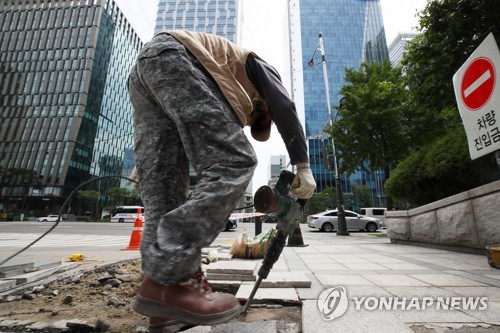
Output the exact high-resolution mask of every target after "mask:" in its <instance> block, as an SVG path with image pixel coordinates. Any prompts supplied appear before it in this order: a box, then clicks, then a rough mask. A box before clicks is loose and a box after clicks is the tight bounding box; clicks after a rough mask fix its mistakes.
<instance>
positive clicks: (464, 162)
mask: <svg viewBox="0 0 500 333" xmlns="http://www.w3.org/2000/svg"><path fill="white" fill-rule="evenodd" d="M482 159H483V160H485V161H486V162H487V163H483V161H472V160H471V159H470V157H469V151H468V148H467V140H466V136H465V131H464V130H463V128H461V127H456V128H455V129H453V130H451V131H449V132H448V133H447V134H446V135H445V136H442V137H441V138H440V139H439V140H436V141H435V142H433V143H432V144H429V145H427V146H426V149H420V150H418V151H416V152H414V153H412V154H411V155H410V156H408V158H406V159H405V160H404V161H402V162H401V163H400V164H399V165H398V167H397V168H396V169H395V170H394V171H393V173H392V176H391V177H390V178H389V179H388V180H387V182H386V183H385V189H386V191H387V192H388V193H389V194H390V195H391V196H392V197H394V198H396V199H401V200H405V201H408V202H409V203H410V204H412V205H423V204H427V203H429V202H432V201H435V200H439V199H442V198H444V197H447V196H450V195H453V194H456V193H459V192H463V191H466V190H468V189H470V188H471V187H474V186H478V185H481V184H484V183H486V182H489V181H492V180H493V178H494V175H495V173H496V172H497V170H496V166H495V165H494V163H493V161H492V159H493V157H492V156H485V157H483V158H482Z"/></svg>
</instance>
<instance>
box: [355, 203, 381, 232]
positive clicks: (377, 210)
mask: <svg viewBox="0 0 500 333" xmlns="http://www.w3.org/2000/svg"><path fill="white" fill-rule="evenodd" d="M386 211H387V208H383V207H367V208H361V209H360V214H361V215H364V216H370V217H374V218H377V219H379V220H380V221H381V222H382V228H385V227H386V225H385V212H386Z"/></svg>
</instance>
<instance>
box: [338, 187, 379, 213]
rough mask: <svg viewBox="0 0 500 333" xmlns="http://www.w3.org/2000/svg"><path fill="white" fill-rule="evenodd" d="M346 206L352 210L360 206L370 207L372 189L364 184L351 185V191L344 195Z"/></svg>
mask: <svg viewBox="0 0 500 333" xmlns="http://www.w3.org/2000/svg"><path fill="white" fill-rule="evenodd" d="M344 202H345V205H346V207H348V208H349V209H352V210H358V209H359V208H361V207H371V206H373V204H372V191H371V189H370V188H369V187H368V186H366V185H353V186H352V193H350V194H346V195H344Z"/></svg>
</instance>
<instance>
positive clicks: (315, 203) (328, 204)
mask: <svg viewBox="0 0 500 333" xmlns="http://www.w3.org/2000/svg"><path fill="white" fill-rule="evenodd" d="M336 207H337V191H336V190H335V188H332V187H327V188H325V189H324V190H323V191H321V192H320V193H314V194H313V196H312V197H311V198H310V199H308V200H307V211H308V213H310V214H314V213H318V212H322V211H324V210H327V209H335V208H336Z"/></svg>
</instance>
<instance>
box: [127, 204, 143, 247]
mask: <svg viewBox="0 0 500 333" xmlns="http://www.w3.org/2000/svg"><path fill="white" fill-rule="evenodd" d="M141 214H142V210H141V209H140V208H139V209H138V210H137V217H136V218H135V221H134V228H133V229H132V235H130V242H129V245H128V246H127V247H126V248H124V249H122V251H123V250H140V249H141V237H142V220H143V217H142V216H141Z"/></svg>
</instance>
